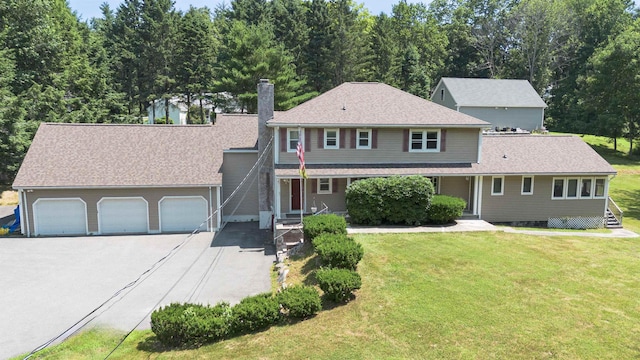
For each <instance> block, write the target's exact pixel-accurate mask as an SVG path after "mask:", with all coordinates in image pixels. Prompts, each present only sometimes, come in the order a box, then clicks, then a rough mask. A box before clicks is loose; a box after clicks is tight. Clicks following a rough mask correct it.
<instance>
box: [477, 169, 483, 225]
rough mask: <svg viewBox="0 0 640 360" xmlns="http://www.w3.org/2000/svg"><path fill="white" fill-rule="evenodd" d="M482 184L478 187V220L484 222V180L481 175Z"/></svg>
mask: <svg viewBox="0 0 640 360" xmlns="http://www.w3.org/2000/svg"><path fill="white" fill-rule="evenodd" d="M479 177H480V184H479V185H478V219H480V220H482V178H483V177H484V176H482V175H480V176H479Z"/></svg>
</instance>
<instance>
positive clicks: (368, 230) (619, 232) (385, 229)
mask: <svg viewBox="0 0 640 360" xmlns="http://www.w3.org/2000/svg"><path fill="white" fill-rule="evenodd" d="M469 231H503V232H507V233H514V234H526V235H534V236H581V237H601V238H636V237H639V236H640V235H638V234H636V233H634V232H633V231H629V230H625V229H611V232H610V233H597V232H588V231H585V232H581V231H552V230H539V231H537V230H518V229H514V228H512V227H507V226H495V225H493V224H490V223H488V222H486V221H484V220H457V221H456V223H455V224H453V225H447V226H380V227H377V226H351V225H350V226H348V227H347V232H348V233H349V234H383V233H388V234H393V233H433V232H439V233H445V232H469Z"/></svg>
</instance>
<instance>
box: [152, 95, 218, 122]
mask: <svg viewBox="0 0 640 360" xmlns="http://www.w3.org/2000/svg"><path fill="white" fill-rule="evenodd" d="M191 104H192V106H200V103H199V101H198V100H193V101H192V102H191ZM154 107H155V117H154ZM203 108H204V112H205V123H209V122H211V121H210V117H211V112H212V111H213V110H214V108H215V105H214V104H213V102H211V101H209V100H203ZM165 109H166V108H165V101H164V100H163V99H158V100H155V101H154V102H153V104H151V105H149V107H147V113H148V116H149V124H155V123H156V119H162V118H164V117H165V116H166V111H165ZM188 111H189V107H188V106H187V104H186V101H184V100H183V99H182V98H181V97H178V96H174V97H172V98H171V99H169V120H170V121H169V123H170V124H174V125H187V112H188ZM163 123H164V122H163Z"/></svg>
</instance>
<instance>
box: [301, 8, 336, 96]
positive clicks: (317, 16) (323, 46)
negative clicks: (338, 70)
mask: <svg viewBox="0 0 640 360" xmlns="http://www.w3.org/2000/svg"><path fill="white" fill-rule="evenodd" d="M331 25H332V24H331V19H330V17H329V7H328V6H327V3H326V2H325V0H312V1H311V7H310V9H309V12H308V16H307V28H308V29H309V43H308V45H307V47H306V49H305V51H304V57H305V64H306V65H305V69H304V75H305V76H306V78H307V82H308V84H309V87H310V88H311V89H312V90H313V91H317V92H324V91H327V90H329V89H331V88H332V87H333V83H332V81H331V79H332V76H331V72H332V69H333V56H332V52H331V47H332V39H331Z"/></svg>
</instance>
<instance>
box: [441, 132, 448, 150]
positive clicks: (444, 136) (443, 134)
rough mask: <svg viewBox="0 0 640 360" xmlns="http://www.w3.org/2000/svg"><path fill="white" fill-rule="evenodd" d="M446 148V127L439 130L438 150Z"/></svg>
mask: <svg viewBox="0 0 640 360" xmlns="http://www.w3.org/2000/svg"><path fill="white" fill-rule="evenodd" d="M446 150H447V129H442V130H440V152H445V151H446Z"/></svg>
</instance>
